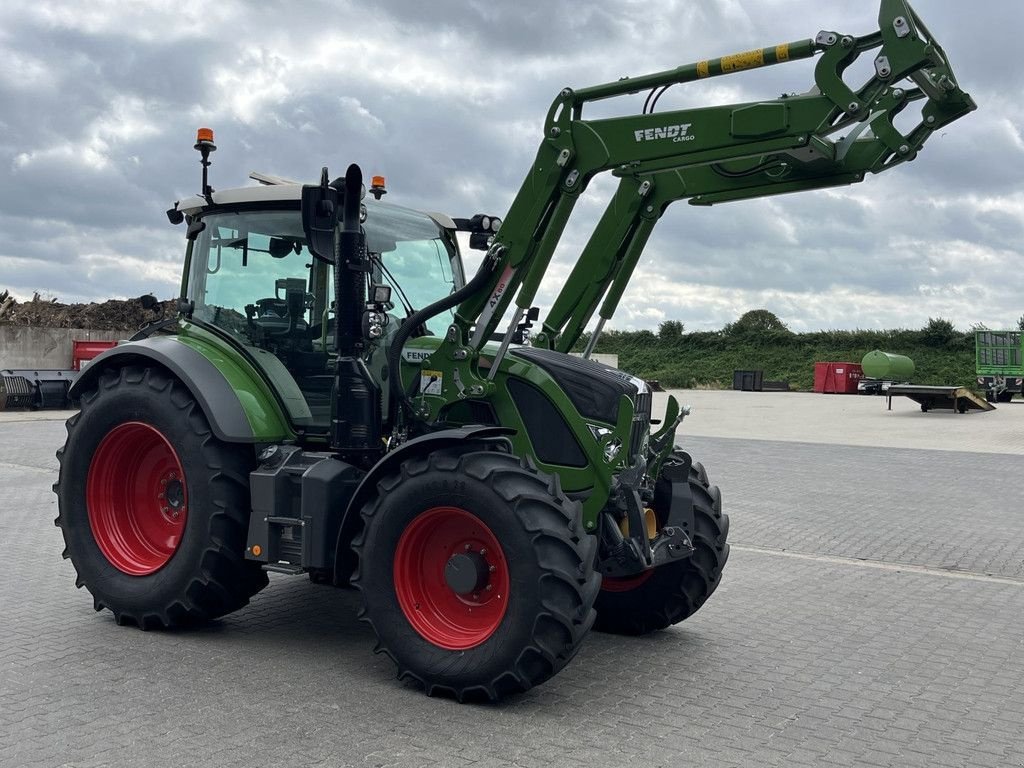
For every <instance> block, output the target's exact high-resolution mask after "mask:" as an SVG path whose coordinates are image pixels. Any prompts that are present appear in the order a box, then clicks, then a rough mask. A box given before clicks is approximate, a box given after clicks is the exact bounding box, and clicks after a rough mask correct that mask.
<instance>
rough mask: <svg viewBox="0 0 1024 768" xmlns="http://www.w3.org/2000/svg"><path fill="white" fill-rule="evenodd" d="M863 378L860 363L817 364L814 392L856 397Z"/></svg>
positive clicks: (815, 366) (815, 367)
mask: <svg viewBox="0 0 1024 768" xmlns="http://www.w3.org/2000/svg"><path fill="white" fill-rule="evenodd" d="M863 376H864V369H863V368H861V366H860V363H815V364H814V391H815V392H821V393H822V394H826V395H855V394H857V384H858V382H860V380H861V378H862V377H863Z"/></svg>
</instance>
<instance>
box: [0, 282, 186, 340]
mask: <svg viewBox="0 0 1024 768" xmlns="http://www.w3.org/2000/svg"><path fill="white" fill-rule="evenodd" d="M175 304H176V302H175V301H174V300H170V301H162V302H159V303H158V305H157V306H156V307H155V308H154V309H153V310H147V309H144V308H143V306H142V302H140V301H139V300H138V299H125V300H119V299H110V300H109V301H104V302H101V303H98V304H97V303H96V302H91V303H89V304H61V303H60V302H59V301H57V299H43V298H40V296H39V294H38V293H37V294H35V295H34V296H33V297H32V300H31V301H25V302H19V301H17V300H16V299H15V298H14V297H13V296H11V295H9V293H8V291H0V324H10V325H36V326H39V327H42V328H89V329H91V330H94V331H120V330H135V329H136V328H140V327H141V326H143V325H145V324H146V323H148V322H150V321H151V320H154V319H156V318H157V317H159V316H160V313H161V311H163V312H164V313H165V314H166V315H167V316H171V315H173V314H174V313H175V312H176V311H177V309H176V306H175Z"/></svg>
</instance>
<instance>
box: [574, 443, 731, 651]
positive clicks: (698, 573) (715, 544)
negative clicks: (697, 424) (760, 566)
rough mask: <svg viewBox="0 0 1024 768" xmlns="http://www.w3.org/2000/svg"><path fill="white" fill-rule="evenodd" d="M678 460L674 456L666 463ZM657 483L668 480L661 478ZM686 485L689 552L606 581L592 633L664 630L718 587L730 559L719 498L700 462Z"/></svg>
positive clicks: (661, 517) (661, 518)
mask: <svg viewBox="0 0 1024 768" xmlns="http://www.w3.org/2000/svg"><path fill="white" fill-rule="evenodd" d="M682 460H685V459H683V458H682V457H681V456H678V455H676V456H673V457H671V458H670V459H669V461H682ZM658 482H659V484H664V483H667V482H668V481H667V479H666V478H664V477H662V478H660V479H659V481H658ZM688 482H689V484H690V494H691V496H692V498H693V522H694V525H693V531H691V532H690V538H691V540H692V543H693V546H694V552H693V554H692V555H691V556H690V557H688V558H686V559H685V560H680V561H678V562H675V563H669V564H667V565H662V566H660V567H658V568H654V569H652V570H649V571H644V572H643V573H640V574H638V575H636V576H632V577H628V578H621V579H605V580H604V583H603V584H602V585H601V593H600V595H599V596H598V598H597V603H596V606H595V607H596V608H597V621H596V622H595V624H594V628H595V629H597V630H599V631H601V632H613V633H616V634H623V635H643V634H647V633H648V632H653V631H655V630H658V629H664V628H665V627H668V626H671V625H672V624H678V623H679V622H681V621H683V620H685V619H687V618H689V617H690V616H692V615H693V614H694V613H696V612H697V611H698V610H699V609H700V607H701V606H702V605H704V603H705V602H706V601H707V599H708V598H709V597H711V595H712V593H713V592H714V591H715V590H716V589H717V588H718V584H719V583H720V581H721V577H722V568H724V567H725V563H726V561H727V560H728V559H729V544H728V543H727V541H726V540H727V538H728V536H729V516H728V515H724V514H722V494H721V493H720V492H719V490H718V487H717V486H714V485H711V484H710V483H709V482H708V476H707V472H706V471H705V470H704V467H703V466H702V465H701V464H700V463H699V462H698V463H695V464H693V465H692V467H691V468H690V476H689V479H688ZM661 495H662V494H659V496H661ZM655 513H656V514H657V515H658V524H659V526H662V525H665V520H664V515H663V513H662V512H661V511H660V510H658V509H657V508H656V509H655Z"/></svg>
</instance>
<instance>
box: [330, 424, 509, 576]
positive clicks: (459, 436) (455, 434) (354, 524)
mask: <svg viewBox="0 0 1024 768" xmlns="http://www.w3.org/2000/svg"><path fill="white" fill-rule="evenodd" d="M514 434H515V430H514V429H511V428H510V427H493V426H468V427H458V428H456V429H445V430H442V431H440V432H432V433H430V434H429V435H422V436H420V437H416V438H413V439H412V440H410V441H408V442H407V443H403V444H402V445H401V446H399V447H398V448H396V449H395V450H393V451H391V452H390V453H388V454H387V455H385V456H384V458H382V459H381V460H380V461H378V462H377V463H376V464H375V465H374V466H373V468H372V469H371V470H370V471H369V472H367V473H366V476H365V477H363V479H362V481H361V482H360V483H359V486H358V487H357V488H356V490H355V493H353V494H352V498H351V499H350V500H349V502H348V507H347V508H346V509H345V517H344V519H343V520H342V522H341V529H340V530H339V531H338V545H337V547H336V548H335V550H334V551H335V552H336V553H337V555H336V557H335V560H334V577H335V583H338V584H344V583H347V582H348V577H349V575H350V574H351V573H352V571H353V570H354V568H355V555H354V553H353V552H352V550H351V549H350V548H349V545H350V544H351V543H352V539H354V538H355V536H356V534H357V533H358V532H359V527H360V525H361V522H362V521H361V519H360V517H359V511H360V510H361V509H362V507H363V504H364V503H366V500H367V499H368V498H369V497H370V495H371V494H372V493H373V491H374V489H375V488H376V486H377V481H378V480H379V479H380V478H381V477H383V476H384V475H386V474H387V473H388V472H390V471H391V470H392V469H394V468H395V467H397V466H398V465H399V464H401V463H402V462H403V461H405V460H406V459H407V458H409V457H410V456H414V455H417V454H420V453H433V452H434V451H438V450H442V449H444V448H450V447H452V446H455V445H465V444H466V443H467V442H476V441H482V440H494V439H495V438H501V437H506V436H509V435H514Z"/></svg>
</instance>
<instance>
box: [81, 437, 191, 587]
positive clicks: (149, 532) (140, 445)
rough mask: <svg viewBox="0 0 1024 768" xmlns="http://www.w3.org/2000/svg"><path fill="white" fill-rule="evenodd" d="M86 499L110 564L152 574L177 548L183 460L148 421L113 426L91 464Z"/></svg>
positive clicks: (184, 505) (183, 506)
mask: <svg viewBox="0 0 1024 768" xmlns="http://www.w3.org/2000/svg"><path fill="white" fill-rule="evenodd" d="M85 503H86V507H87V508H88V511H89V526H90V527H91V528H92V535H93V538H94V539H95V540H96V544H97V546H99V548H100V551H101V552H102V553H103V556H104V557H106V558H107V560H108V561H110V564H111V565H113V566H114V567H115V568H117V569H118V570H119V571H122V572H124V573H127V574H130V575H132V576H145V575H147V574H150V573H154V572H156V571H158V570H160V569H161V568H162V567H163V566H165V565H166V564H167V562H168V561H169V560H170V559H171V557H172V556H173V555H174V553H175V552H176V551H177V549H178V545H179V544H181V537H182V534H183V533H184V531H185V520H186V519H187V517H188V496H187V492H186V489H185V472H184V471H183V470H182V468H181V460H180V459H179V458H178V454H177V453H176V452H175V450H174V448H173V447H171V444H170V443H169V442H168V441H167V438H166V437H164V436H163V435H162V434H161V433H160V431H159V430H157V429H156V428H155V427H151V426H150V425H149V424H143V423H141V422H138V421H130V422H127V423H125V424H121V425H119V426H117V427H114V429H112V430H110V432H108V433H107V435H106V437H104V438H103V440H101V441H100V444H99V447H97V449H96V453H94V454H93V457H92V462H91V463H90V464H89V474H88V477H87V479H86V484H85Z"/></svg>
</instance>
